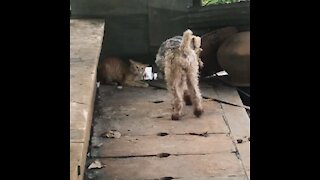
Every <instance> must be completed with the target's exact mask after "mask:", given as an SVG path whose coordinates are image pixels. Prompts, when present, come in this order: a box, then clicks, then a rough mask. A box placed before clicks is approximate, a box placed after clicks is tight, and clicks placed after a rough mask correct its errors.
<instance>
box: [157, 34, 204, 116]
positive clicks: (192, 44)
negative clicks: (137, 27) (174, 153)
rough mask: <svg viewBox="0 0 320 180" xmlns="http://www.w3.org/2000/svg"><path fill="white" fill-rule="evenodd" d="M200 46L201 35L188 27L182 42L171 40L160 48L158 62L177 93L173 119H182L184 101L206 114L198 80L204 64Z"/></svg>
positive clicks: (172, 89)
mask: <svg viewBox="0 0 320 180" xmlns="http://www.w3.org/2000/svg"><path fill="white" fill-rule="evenodd" d="M170 41H171V43H170ZM168 42H169V43H168ZM179 42H180V43H179ZM200 46H201V38H200V37H198V36H194V35H193V33H192V31H191V30H189V29H188V30H186V31H185V32H184V33H183V36H182V38H181V41H179V38H173V39H169V40H167V41H166V43H163V44H162V47H160V49H159V51H158V54H157V59H156V64H157V65H158V67H159V69H160V70H162V69H163V70H164V75H165V80H166V83H167V88H168V90H169V91H170V92H171V94H172V95H173V113H172V116H171V119H172V120H179V119H180V117H181V114H182V108H183V101H185V103H186V104H187V105H191V104H192V105H193V107H194V111H193V113H194V115H195V116H197V117H200V116H201V114H202V113H203V107H202V96H201V93H200V89H199V80H198V76H199V66H203V63H202V61H201V59H200V58H199V54H200V52H201V50H202V49H201V48H200ZM161 48H162V50H161Z"/></svg>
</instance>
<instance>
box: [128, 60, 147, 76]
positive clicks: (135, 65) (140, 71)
mask: <svg viewBox="0 0 320 180" xmlns="http://www.w3.org/2000/svg"><path fill="white" fill-rule="evenodd" d="M129 62H130V71H131V72H132V73H134V74H136V75H141V76H143V75H144V72H145V69H146V67H148V66H149V64H142V63H140V62H137V61H134V60H132V59H129Z"/></svg>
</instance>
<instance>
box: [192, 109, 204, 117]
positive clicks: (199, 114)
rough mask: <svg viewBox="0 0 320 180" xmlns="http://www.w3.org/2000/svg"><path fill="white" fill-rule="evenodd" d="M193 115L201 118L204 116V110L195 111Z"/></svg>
mask: <svg viewBox="0 0 320 180" xmlns="http://www.w3.org/2000/svg"><path fill="white" fill-rule="evenodd" d="M193 114H194V115H195V116H196V117H200V116H201V115H202V114H203V109H198V108H197V109H195V110H194V111H193Z"/></svg>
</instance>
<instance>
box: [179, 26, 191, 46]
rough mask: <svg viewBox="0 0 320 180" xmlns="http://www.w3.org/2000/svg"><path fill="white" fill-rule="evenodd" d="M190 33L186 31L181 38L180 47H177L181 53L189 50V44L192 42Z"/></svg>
mask: <svg viewBox="0 0 320 180" xmlns="http://www.w3.org/2000/svg"><path fill="white" fill-rule="evenodd" d="M192 34H193V33H192V31H191V30H190V29H187V30H186V31H185V32H184V33H183V36H182V41H181V45H180V47H179V49H180V50H181V51H185V50H187V49H190V48H191V47H190V44H191V40H192Z"/></svg>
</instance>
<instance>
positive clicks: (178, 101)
mask: <svg viewBox="0 0 320 180" xmlns="http://www.w3.org/2000/svg"><path fill="white" fill-rule="evenodd" d="M183 90H184V89H183V77H182V74H181V73H175V79H174V81H173V86H172V95H173V113H172V116H171V119H172V120H179V119H180V116H181V114H182V108H183V93H184V91H183Z"/></svg>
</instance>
